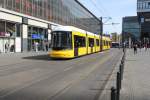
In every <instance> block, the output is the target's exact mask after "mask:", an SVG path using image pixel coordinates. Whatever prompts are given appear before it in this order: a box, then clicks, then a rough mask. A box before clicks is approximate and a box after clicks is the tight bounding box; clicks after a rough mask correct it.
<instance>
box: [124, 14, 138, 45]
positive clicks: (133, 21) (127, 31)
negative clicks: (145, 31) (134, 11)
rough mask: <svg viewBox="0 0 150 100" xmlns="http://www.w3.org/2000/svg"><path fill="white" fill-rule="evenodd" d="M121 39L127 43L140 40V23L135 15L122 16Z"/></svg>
mask: <svg viewBox="0 0 150 100" xmlns="http://www.w3.org/2000/svg"><path fill="white" fill-rule="evenodd" d="M122 23H123V24H122V33H123V39H124V41H125V42H126V43H127V44H131V42H132V43H135V42H140V37H141V34H140V31H141V29H140V24H139V22H138V17H137V16H128V17H124V18H123V22H122Z"/></svg>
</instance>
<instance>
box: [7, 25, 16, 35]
mask: <svg viewBox="0 0 150 100" xmlns="http://www.w3.org/2000/svg"><path fill="white" fill-rule="evenodd" d="M6 33H7V34H8V36H10V37H15V36H16V25H15V24H14V23H11V22H6Z"/></svg>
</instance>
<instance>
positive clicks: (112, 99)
mask: <svg viewBox="0 0 150 100" xmlns="http://www.w3.org/2000/svg"><path fill="white" fill-rule="evenodd" d="M111 100H116V89H115V88H114V87H112V88H111Z"/></svg>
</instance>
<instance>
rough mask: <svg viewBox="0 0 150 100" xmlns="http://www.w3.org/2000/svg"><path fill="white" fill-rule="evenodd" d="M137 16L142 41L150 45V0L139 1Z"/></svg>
mask: <svg viewBox="0 0 150 100" xmlns="http://www.w3.org/2000/svg"><path fill="white" fill-rule="evenodd" d="M137 16H138V21H139V23H140V27H141V39H142V41H143V42H144V43H147V44H149V43H150V0H137Z"/></svg>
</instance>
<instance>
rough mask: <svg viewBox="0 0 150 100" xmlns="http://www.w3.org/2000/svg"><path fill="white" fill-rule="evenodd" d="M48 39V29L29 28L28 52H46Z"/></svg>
mask: <svg viewBox="0 0 150 100" xmlns="http://www.w3.org/2000/svg"><path fill="white" fill-rule="evenodd" d="M47 39H48V35H47V30H46V29H43V28H38V27H33V26H29V27H28V51H44V50H45V41H47Z"/></svg>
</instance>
